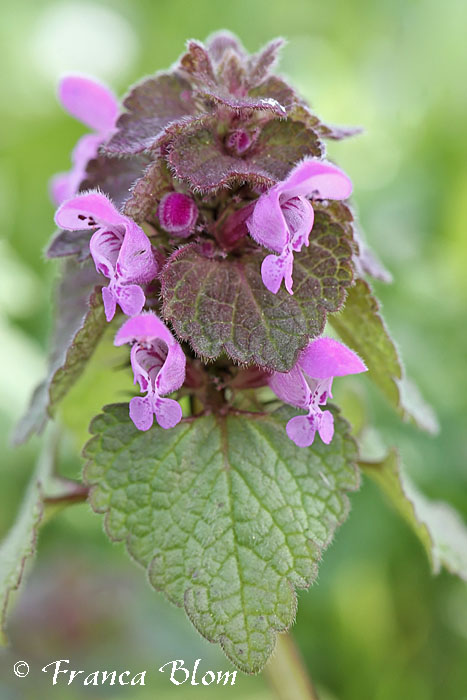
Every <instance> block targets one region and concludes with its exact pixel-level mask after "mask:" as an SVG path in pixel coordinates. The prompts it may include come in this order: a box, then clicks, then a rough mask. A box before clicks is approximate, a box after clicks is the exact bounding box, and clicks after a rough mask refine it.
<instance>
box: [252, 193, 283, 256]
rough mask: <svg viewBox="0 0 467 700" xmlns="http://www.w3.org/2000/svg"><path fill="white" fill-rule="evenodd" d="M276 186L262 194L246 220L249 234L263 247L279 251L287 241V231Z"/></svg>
mask: <svg viewBox="0 0 467 700" xmlns="http://www.w3.org/2000/svg"><path fill="white" fill-rule="evenodd" d="M279 195H280V191H279V190H278V188H277V186H276V187H273V188H272V189H270V190H269V192H267V193H266V194H262V195H261V197H260V198H259V199H258V201H257V202H256V206H255V208H254V210H253V213H252V215H251V217H250V218H249V219H248V221H247V222H246V225H247V227H248V231H249V233H250V236H251V237H252V238H254V239H255V241H257V243H259V244H260V245H263V246H264V247H265V248H269V249H270V250H274V251H276V252H277V253H281V252H282V250H283V248H284V246H285V245H286V244H287V243H288V240H289V232H288V228H287V222H286V220H285V218H284V214H283V212H282V209H281V206H280V203H279Z"/></svg>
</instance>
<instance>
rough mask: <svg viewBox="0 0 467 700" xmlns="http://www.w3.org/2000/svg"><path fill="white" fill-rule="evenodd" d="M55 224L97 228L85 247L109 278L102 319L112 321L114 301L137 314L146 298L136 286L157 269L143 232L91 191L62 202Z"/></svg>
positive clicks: (147, 239) (110, 204)
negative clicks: (87, 247) (87, 246)
mask: <svg viewBox="0 0 467 700" xmlns="http://www.w3.org/2000/svg"><path fill="white" fill-rule="evenodd" d="M55 223H56V224H57V226H60V227H61V228H64V229H67V230H69V231H80V230H83V229H89V228H97V231H95V233H94V234H93V235H92V238H91V241H90V243H89V249H90V251H91V255H92V257H93V260H94V264H95V266H96V269H97V271H98V272H100V273H102V274H103V275H104V276H105V277H108V278H109V279H110V283H109V285H108V286H107V287H104V288H103V290H102V298H103V300H104V308H105V316H106V319H107V321H111V320H112V318H113V317H114V315H115V310H116V306H117V304H119V306H120V308H121V309H122V311H123V313H125V314H127V315H128V316H133V315H135V314H138V313H139V312H140V311H141V310H142V308H143V306H144V303H145V301H146V297H145V295H144V292H143V290H142V289H141V287H140V285H141V284H145V283H147V282H151V281H152V280H153V279H154V277H155V276H156V274H157V272H158V266H157V263H156V259H155V256H154V250H153V248H152V246H151V243H150V241H149V238H148V237H147V236H146V234H145V233H144V231H143V230H142V229H141V228H140V227H139V226H138V225H137V224H135V222H134V221H132V220H131V219H129V218H128V217H126V216H123V214H120V212H119V211H118V210H117V209H116V208H115V206H114V205H113V204H112V202H111V201H110V199H108V198H107V197H106V196H105V195H103V194H102V193H100V192H95V191H92V192H88V193H87V194H80V195H77V196H76V197H73V198H72V199H69V200H67V201H66V202H64V203H63V204H62V205H61V206H60V207H59V208H58V210H57V213H56V214H55Z"/></svg>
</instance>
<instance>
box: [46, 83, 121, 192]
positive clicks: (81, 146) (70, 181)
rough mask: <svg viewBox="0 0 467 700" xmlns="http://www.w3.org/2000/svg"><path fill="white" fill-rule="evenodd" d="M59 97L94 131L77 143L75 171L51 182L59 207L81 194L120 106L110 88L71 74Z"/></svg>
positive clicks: (73, 155)
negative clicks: (89, 164) (81, 187)
mask: <svg viewBox="0 0 467 700" xmlns="http://www.w3.org/2000/svg"><path fill="white" fill-rule="evenodd" d="M58 97H59V100H60V102H61V103H62V105H63V106H64V108H65V109H66V110H67V111H68V112H70V114H71V115H72V116H73V117H76V119H79V121H81V122H83V124H86V126H89V128H90V129H93V131H94V133H92V134H86V135H85V136H83V137H82V138H80V140H79V141H78V143H77V144H76V146H75V148H74V150H73V153H72V156H71V160H72V163H73V167H72V168H71V170H70V171H69V172H67V173H59V174H58V175H54V177H53V178H52V180H51V183H50V189H51V195H52V199H53V201H54V202H55V203H56V204H61V203H62V202H64V201H65V200H66V199H69V197H72V196H73V195H74V194H75V193H76V192H77V191H78V187H79V185H80V183H81V182H82V181H83V180H84V177H85V173H86V166H87V164H88V162H89V161H90V160H91V159H92V158H95V157H96V155H97V151H98V149H99V146H100V145H101V144H102V143H103V142H104V141H106V140H107V138H108V137H109V136H110V134H111V133H112V131H113V128H114V126H115V122H116V120H117V116H118V111H119V107H118V102H117V100H116V98H115V97H114V95H113V94H112V92H110V90H109V89H108V88H106V87H105V86H104V85H101V84H100V83H98V82H96V81H95V80H91V79H90V78H83V77H81V76H78V75H69V76H66V77H65V78H63V79H62V80H61V82H60V85H59V88H58Z"/></svg>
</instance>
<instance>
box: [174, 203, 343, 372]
mask: <svg viewBox="0 0 467 700" xmlns="http://www.w3.org/2000/svg"><path fill="white" fill-rule="evenodd" d="M350 256H351V248H350V245H349V242H348V239H347V238H346V236H345V234H344V231H343V229H342V228H341V227H340V226H338V225H337V224H334V223H332V222H331V220H330V218H329V217H328V216H327V215H326V214H325V213H324V212H317V213H316V218H315V224H314V227H313V230H312V232H311V236H310V245H309V247H308V248H304V249H303V250H302V252H301V253H297V254H295V256H294V294H293V295H290V294H289V293H288V292H287V291H286V290H285V289H283V288H282V289H281V290H280V291H279V292H278V293H277V294H272V293H271V292H269V291H268V290H267V289H266V287H265V286H264V284H263V281H262V279H261V262H262V260H263V258H264V254H263V253H260V252H258V253H254V254H251V255H244V256H242V257H241V258H236V257H234V256H231V257H227V258H219V257H205V256H204V255H203V253H202V249H201V247H200V246H198V245H196V244H191V245H188V246H185V247H184V248H182V249H181V250H179V251H177V252H176V253H175V254H174V255H173V256H172V257H171V258H170V260H169V261H168V263H167V265H166V267H165V268H164V270H163V272H162V297H163V315H164V316H165V318H167V319H168V320H170V322H171V323H172V325H173V327H174V329H175V331H176V333H177V335H178V336H179V337H180V338H183V339H184V340H189V341H190V343H191V345H192V347H193V348H194V350H195V351H196V352H197V353H198V354H199V355H201V356H203V357H205V358H210V359H214V358H216V357H217V356H218V355H219V354H220V353H221V352H222V351H223V350H225V351H226V352H227V354H228V355H229V356H230V357H231V358H232V359H233V360H235V361H236V362H241V363H252V362H253V363H255V364H257V365H260V366H262V367H266V368H269V369H275V370H277V371H279V372H286V371H288V370H289V369H290V368H291V367H292V365H293V364H294V362H295V360H296V356H297V353H298V351H299V350H300V349H302V348H303V347H304V346H305V345H306V343H307V342H308V340H309V338H313V337H315V336H317V335H319V334H320V333H321V332H322V330H323V328H324V324H325V321H326V312H327V311H336V310H337V309H339V308H340V307H341V305H342V303H343V301H344V298H345V290H346V287H347V286H348V285H349V284H351V282H352V267H351V264H350Z"/></svg>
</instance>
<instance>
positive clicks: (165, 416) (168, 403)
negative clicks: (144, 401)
mask: <svg viewBox="0 0 467 700" xmlns="http://www.w3.org/2000/svg"><path fill="white" fill-rule="evenodd" d="M154 412H155V414H156V420H157V422H158V423H159V425H160V426H161V428H164V429H165V430H167V429H169V428H173V427H175V426H176V425H177V423H180V421H181V419H182V409H181V407H180V404H179V403H178V402H177V401H174V399H156V401H155V405H154Z"/></svg>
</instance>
